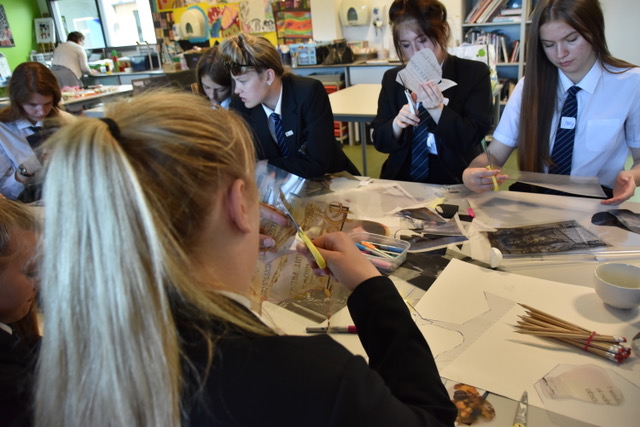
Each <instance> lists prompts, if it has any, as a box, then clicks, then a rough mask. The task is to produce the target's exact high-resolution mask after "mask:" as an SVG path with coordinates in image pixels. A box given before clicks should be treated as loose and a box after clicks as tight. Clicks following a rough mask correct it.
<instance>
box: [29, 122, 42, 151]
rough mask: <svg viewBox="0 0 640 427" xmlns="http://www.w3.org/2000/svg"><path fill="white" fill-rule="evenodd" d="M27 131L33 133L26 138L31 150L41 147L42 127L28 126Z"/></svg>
mask: <svg viewBox="0 0 640 427" xmlns="http://www.w3.org/2000/svg"><path fill="white" fill-rule="evenodd" d="M29 130H31V132H33V133H32V134H31V135H29V136H27V137H26V139H27V142H28V143H29V146H30V147H31V149H32V150H36V149H37V148H38V147H40V145H42V140H43V137H42V126H29Z"/></svg>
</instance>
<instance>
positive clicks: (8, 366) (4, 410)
mask: <svg viewBox="0 0 640 427" xmlns="http://www.w3.org/2000/svg"><path fill="white" fill-rule="evenodd" d="M39 231H40V223H39V221H38V220H37V219H36V218H35V216H34V215H33V214H32V213H31V211H30V210H29V209H28V208H27V207H26V206H25V205H23V204H22V203H19V202H14V201H11V200H7V199H0V419H1V420H2V422H1V423H2V425H3V426H23V425H25V426H27V425H31V423H32V419H31V418H32V417H31V415H32V414H31V410H30V408H31V394H32V375H33V372H34V370H35V358H36V352H37V349H38V343H39V340H40V332H39V328H38V321H37V311H36V308H35V301H36V294H37V282H36V276H37V268H36V259H35V253H36V246H37V243H36V242H37V240H38V236H39Z"/></svg>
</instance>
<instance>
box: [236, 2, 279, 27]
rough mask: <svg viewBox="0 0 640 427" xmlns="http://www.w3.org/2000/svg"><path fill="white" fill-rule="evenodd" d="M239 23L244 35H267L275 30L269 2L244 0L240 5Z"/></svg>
mask: <svg viewBox="0 0 640 427" xmlns="http://www.w3.org/2000/svg"><path fill="white" fill-rule="evenodd" d="M240 21H241V22H242V31H244V32H245V33H268V32H273V31H275V30H276V21H275V19H274V18H273V9H272V8H271V1H270V0H244V1H243V2H241V3H240Z"/></svg>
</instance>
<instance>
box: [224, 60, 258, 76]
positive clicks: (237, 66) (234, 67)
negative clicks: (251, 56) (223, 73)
mask: <svg viewBox="0 0 640 427" xmlns="http://www.w3.org/2000/svg"><path fill="white" fill-rule="evenodd" d="M222 65H223V66H224V68H225V69H226V70H227V71H229V72H230V73H231V74H232V75H234V76H235V75H238V74H240V73H242V69H243V68H247V67H252V68H255V65H252V64H241V63H239V62H236V61H234V60H233V59H231V57H230V56H228V55H223V56H222Z"/></svg>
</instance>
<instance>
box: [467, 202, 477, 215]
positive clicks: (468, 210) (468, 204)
mask: <svg viewBox="0 0 640 427" xmlns="http://www.w3.org/2000/svg"><path fill="white" fill-rule="evenodd" d="M466 202H467V214H469V216H470V217H471V218H475V217H476V213H475V212H474V211H473V208H472V207H471V204H470V203H469V201H468V200H466Z"/></svg>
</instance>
